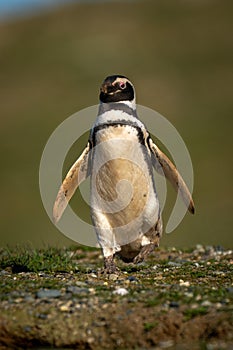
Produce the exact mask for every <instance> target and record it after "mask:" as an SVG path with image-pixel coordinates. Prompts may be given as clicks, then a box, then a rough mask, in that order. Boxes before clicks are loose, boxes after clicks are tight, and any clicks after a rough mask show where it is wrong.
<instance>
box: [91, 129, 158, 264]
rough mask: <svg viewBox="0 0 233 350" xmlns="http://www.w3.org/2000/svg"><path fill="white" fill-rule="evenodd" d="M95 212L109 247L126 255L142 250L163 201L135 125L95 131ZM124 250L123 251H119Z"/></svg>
mask: <svg viewBox="0 0 233 350" xmlns="http://www.w3.org/2000/svg"><path fill="white" fill-rule="evenodd" d="M91 216H92V221H93V224H94V227H95V230H96V233H97V238H98V241H99V243H100V245H101V247H102V248H103V251H104V252H105V255H108V254H109V255H111V254H114V253H115V252H119V254H120V255H121V253H122V258H123V260H124V258H125V260H127V259H128V258H129V259H131V258H133V257H134V256H136V255H137V253H138V252H139V251H140V248H141V246H142V245H143V244H147V241H146V240H148V243H149V239H148V238H146V237H145V234H146V233H148V232H149V231H150V229H151V227H153V226H154V225H155V224H156V222H157V220H158V217H159V202H158V198H157V194H156V190H155V185H154V180H153V176H152V164H151V159H150V156H149V153H148V150H147V148H146V146H144V145H143V144H142V143H141V142H139V138H138V130H137V129H136V128H134V127H132V126H130V125H124V126H122V125H117V126H116V125H114V126H108V127H107V128H106V129H102V130H99V131H98V132H97V133H96V135H95V147H94V149H93V156H92V171H91ZM121 250H122V252H120V251H121Z"/></svg>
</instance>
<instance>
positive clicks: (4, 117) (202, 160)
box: [0, 0, 233, 248]
mask: <svg viewBox="0 0 233 350" xmlns="http://www.w3.org/2000/svg"><path fill="white" fill-rule="evenodd" d="M232 10H233V3H232V2H231V1H227V0H222V1H214V0H213V1H204V0H203V1H191V0H190V1H185V0H179V1H173V0H167V1H164V0H158V1H135V2H133V1H129V2H125V1H124V2H123V1H122V2H121V1H118V2H112V3H106V2H103V3H98V4H93V3H86V4H78V3H75V4H69V5H67V6H63V7H59V8H56V9H55V10H53V11H52V10H51V11H49V12H44V13H43V14H42V13H41V14H38V15H33V16H31V17H28V18H21V19H15V20H11V21H8V22H1V23H0V117H1V236H0V244H1V246H5V245H8V244H9V245H15V244H18V243H20V244H27V243H29V242H30V244H32V245H33V246H34V247H41V246H47V245H53V246H58V247H59V246H64V245H70V244H71V243H72V241H70V240H68V239H67V238H65V236H63V235H62V234H61V233H60V232H59V231H58V230H57V229H56V228H55V227H54V226H53V224H52V223H51V222H50V220H49V218H48V216H47V214H46V212H45V210H44V208H43V205H42V202H41V199H40V192H39V182H38V176H39V163H40V158H41V155H42V152H43V148H44V146H45V144H46V142H47V139H48V138H49V136H50V134H51V133H52V132H53V130H54V129H55V128H56V127H57V126H58V125H59V124H60V123H61V122H62V121H63V120H64V119H65V118H67V117H68V116H70V115H71V114H73V113H75V112H76V111H78V110H80V109H83V108H85V107H88V106H91V105H94V104H97V103H98V89H99V86H100V84H101V82H102V81H103V79H104V78H105V77H106V76H107V75H111V74H115V73H119V74H124V75H126V76H128V77H129V78H130V79H131V80H132V81H133V82H134V85H135V86H136V90H137V102H138V103H139V104H141V105H144V106H148V107H150V108H152V109H155V110H157V111H158V112H159V113H161V114H162V115H163V116H165V117H166V118H167V119H168V120H170V122H171V123H172V124H173V125H174V126H175V127H176V129H177V130H178V131H179V133H180V134H181V136H182V137H183V139H184V141H185V143H186V145H187V147H188V149H189V151H190V154H191V157H192V161H193V166H194V175H195V183H194V199H195V204H196V214H195V215H194V216H191V215H189V214H187V215H186V216H185V218H184V220H183V222H182V223H181V224H180V226H179V227H178V228H177V229H176V230H175V231H174V232H173V233H172V234H169V235H168V234H164V237H163V240H162V245H163V246H176V247H190V246H193V245H195V244H197V243H201V244H208V245H212V244H214V245H222V246H224V247H225V248H229V247H232V242H233V239H232V231H231V230H232V224H233V205H232V195H233V186H232V175H233V172H232V170H233V167H232V154H231V152H232V145H233V136H232V126H233V122H232V120H233V115H232V114H233V96H232V82H233V41H232V33H233V21H232ZM141 117H142V119H143V116H141ZM90 127H91V125H90ZM85 142H86V140H82V142H81V145H80V147H82V146H84V144H85ZM72 161H73V160H72ZM69 165H71V163H70V164H69ZM169 198H170V200H168V203H167V206H166V209H165V212H164V221H165V223H166V221H167V218H168V215H169V213H170V210H171V208H172V204H173V201H174V194H173V192H172V191H170V190H169ZM76 200H77V203H78V201H79V200H78V196H77V197H76ZM77 206H78V204H77ZM80 211H81V208H80ZM84 215H87V216H88V215H89V214H88V213H84ZM77 229H78V228H77ZM83 234H85V232H84V233H83Z"/></svg>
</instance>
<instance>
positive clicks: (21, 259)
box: [0, 247, 82, 273]
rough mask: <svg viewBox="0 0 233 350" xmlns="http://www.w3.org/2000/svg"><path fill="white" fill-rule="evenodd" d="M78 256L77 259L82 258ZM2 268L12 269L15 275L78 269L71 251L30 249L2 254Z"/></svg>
mask: <svg viewBox="0 0 233 350" xmlns="http://www.w3.org/2000/svg"><path fill="white" fill-rule="evenodd" d="M81 257H82V255H81V256H76V259H78V258H81ZM0 267H1V268H2V269H6V268H9V267H10V268H11V269H12V272H13V273H19V272H39V271H43V272H70V271H72V270H74V271H75V270H76V269H77V264H76V263H75V262H74V260H73V259H72V258H71V255H70V251H67V250H66V249H64V250H61V249H58V248H52V247H50V248H48V249H44V250H42V249H28V248H23V247H18V248H16V249H7V250H5V251H4V253H2V254H1V260H0Z"/></svg>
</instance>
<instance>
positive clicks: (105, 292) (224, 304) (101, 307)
mask: <svg viewBox="0 0 233 350" xmlns="http://www.w3.org/2000/svg"><path fill="white" fill-rule="evenodd" d="M14 254H16V253H12V252H11V255H10V257H11V258H9V253H8V254H6V252H4V251H2V252H1V268H2V270H1V272H0V280H1V287H0V288H1V289H0V291H1V302H0V349H21V348H22V349H29V348H37V349H39V348H41V349H42V347H43V348H44V347H46V348H63V349H64V348H71V349H93V350H94V349H97V350H98V349H122V350H123V349H124V350H127V349H140V350H142V349H208V350H212V349H233V314H232V310H233V305H232V300H233V283H232V270H233V252H232V251H229V250H228V251H224V250H223V249H221V248H220V247H217V248H214V247H202V246H201V245H199V246H197V247H196V248H195V249H192V250H190V251H180V250H176V249H174V248H172V249H160V250H157V251H156V252H155V253H153V254H152V255H151V257H150V258H149V259H148V260H147V261H146V262H144V263H142V264H139V265H133V264H124V263H122V262H120V261H118V262H117V263H118V266H119V269H120V271H119V274H118V275H115V274H112V275H109V276H106V275H104V274H102V273H101V271H102V270H101V266H102V257H101V254H100V251H99V250H98V249H94V250H93V249H91V250H90V251H88V250H87V251H86V250H85V249H84V248H82V247H78V248H75V249H74V248H72V249H64V250H60V251H59V254H60V257H61V258H62V257H64V256H65V260H64V261H65V263H64V261H63V262H62V263H61V264H60V265H59V266H58V265H56V264H55V265H54V266H52V267H51V269H49V268H48V267H46V266H45V265H43V266H44V267H43V268H42V267H41V266H42V265H38V257H40V259H41V261H43V262H44V261H45V260H46V257H47V256H48V252H47V253H46V251H44V252H40V253H37V255H35V254H34V255H31V259H30V258H28V259H27V263H25V262H24V263H22V261H21V263H20V262H19V259H18V260H17V259H16V256H15V255H14ZM46 254H47V255H46ZM12 256H14V258H12ZM35 256H36V257H37V260H35ZM33 259H34V260H33ZM51 259H53V257H51ZM29 263H30V264H29ZM33 266H34V267H33ZM39 268H41V270H40V269H39ZM38 269H39V270H40V271H39V270H38ZM62 269H63V271H62ZM37 270H38V271H37ZM59 270H60V271H59Z"/></svg>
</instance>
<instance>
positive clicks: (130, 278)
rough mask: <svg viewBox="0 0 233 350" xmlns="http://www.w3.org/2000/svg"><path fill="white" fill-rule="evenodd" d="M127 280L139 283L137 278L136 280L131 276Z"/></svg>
mask: <svg viewBox="0 0 233 350" xmlns="http://www.w3.org/2000/svg"><path fill="white" fill-rule="evenodd" d="M127 279H128V280H129V281H130V282H135V281H137V278H136V277H135V276H129V277H128V278H127Z"/></svg>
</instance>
